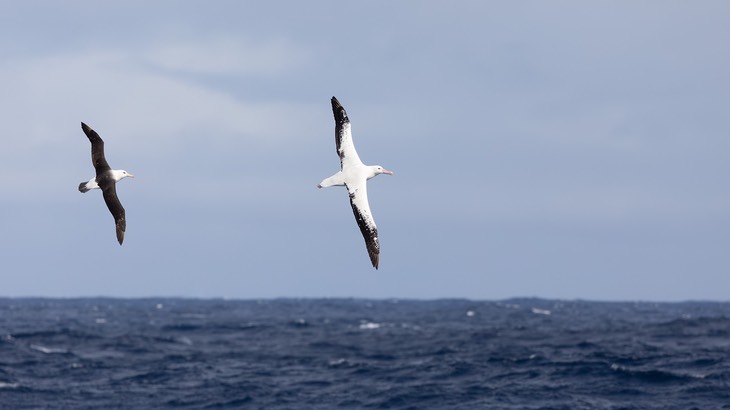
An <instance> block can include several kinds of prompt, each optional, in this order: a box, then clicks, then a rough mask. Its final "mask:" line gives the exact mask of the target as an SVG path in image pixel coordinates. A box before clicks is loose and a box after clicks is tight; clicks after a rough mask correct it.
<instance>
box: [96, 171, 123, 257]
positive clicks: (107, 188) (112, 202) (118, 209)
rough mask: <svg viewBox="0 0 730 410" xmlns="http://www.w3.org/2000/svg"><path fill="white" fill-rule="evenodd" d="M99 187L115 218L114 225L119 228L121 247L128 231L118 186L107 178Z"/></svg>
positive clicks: (118, 237)
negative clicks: (125, 232)
mask: <svg viewBox="0 0 730 410" xmlns="http://www.w3.org/2000/svg"><path fill="white" fill-rule="evenodd" d="M99 185H100V188H101V190H102V192H103V193H104V202H106V206H107V208H109V212H111V213H112V216H114V223H115V224H116V226H117V240H118V241H119V244H120V245H121V244H122V242H124V231H126V230H127V220H126V218H125V212H124V207H123V206H122V203H121V202H119V198H118V197H117V184H116V182H114V180H113V179H111V178H108V179H106V178H105V180H104V181H103V182H102V183H101V184H99Z"/></svg>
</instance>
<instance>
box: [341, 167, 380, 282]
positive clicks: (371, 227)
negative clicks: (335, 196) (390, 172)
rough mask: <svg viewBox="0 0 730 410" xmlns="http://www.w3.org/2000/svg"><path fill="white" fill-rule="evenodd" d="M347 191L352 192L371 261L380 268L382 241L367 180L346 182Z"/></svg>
mask: <svg viewBox="0 0 730 410" xmlns="http://www.w3.org/2000/svg"><path fill="white" fill-rule="evenodd" d="M346 186H347V192H348V193H349V194H350V205H351V206H352V212H353V213H354V214H355V220H356V221H357V225H358V226H359V227H360V232H362V236H363V238H364V239H365V246H366V247H367V249H368V255H370V262H372V264H373V267H374V268H375V269H378V264H379V263H380V242H379V241H378V227H377V226H375V220H374V219H373V215H372V214H371V213H370V204H368V191H367V183H366V181H364V180H363V181H362V182H361V183H356V184H346Z"/></svg>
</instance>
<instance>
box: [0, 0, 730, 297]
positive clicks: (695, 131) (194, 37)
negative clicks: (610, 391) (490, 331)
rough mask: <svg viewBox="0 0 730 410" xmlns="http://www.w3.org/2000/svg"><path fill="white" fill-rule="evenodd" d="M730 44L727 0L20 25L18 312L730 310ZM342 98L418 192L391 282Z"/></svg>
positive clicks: (376, 210) (405, 204) (149, 10)
mask: <svg viewBox="0 0 730 410" xmlns="http://www.w3.org/2000/svg"><path fill="white" fill-rule="evenodd" d="M729 41H730V2H727V1H699V2H687V1H668V0H661V1H659V0H657V1H604V2H584V1H549V2H548V1H502V2H490V1H398V2H394V1H361V2H342V1H307V2H299V1H261V2H241V1H187V2H184V1H155V2H149V1H124V2H115V3H114V4H111V2H98V1H64V2H54V1H24V2H2V3H0V49H1V52H2V56H3V57H2V59H1V60H0V90H1V91H2V92H0V107H1V108H2V113H3V114H2V118H3V121H2V122H0V136H1V137H0V138H2V147H1V148H0V209H2V214H1V215H0V226H1V227H2V232H3V235H2V236H1V237H0V279H1V280H0V286H1V287H0V295H2V296H31V295H33V296H122V297H137V296H190V297H232V298H269V297H300V296H301V297H350V296H353V297H375V298H383V297H398V298H440V297H466V298H476V299H501V298H508V297H513V296H539V297H547V298H581V299H601V300H634V299H642V300H685V299H712V300H728V299H730V260H729V255H730V252H729V251H728V250H729V249H730V192H729V190H728V183H727V179H728V176H730V161H729V160H728V155H729V154H730V133H729V131H730V125H729V124H728V122H729V121H730V120H729V119H730V116H729V114H728V113H729V109H730V53H729V52H728V42H729ZM333 95H334V96H337V97H338V99H339V100H340V101H341V102H342V104H343V105H344V107H345V108H346V109H347V112H348V114H349V117H350V119H351V121H352V124H353V135H354V141H355V145H356V147H357V149H358V151H359V154H360V157H361V158H362V159H363V161H364V162H365V163H368V164H379V165H383V166H384V167H386V168H388V169H392V170H393V171H395V176H393V177H390V176H387V175H382V176H379V177H377V178H375V179H372V180H370V182H369V196H370V205H371V208H372V211H373V214H374V216H375V220H376V222H377V224H378V228H379V231H380V241H381V260H380V270H377V271H376V270H375V269H373V268H372V267H371V266H370V263H369V260H368V255H367V251H366V249H365V245H364V241H363V239H362V237H361V235H360V232H359V230H358V228H357V225H356V223H355V220H354V217H353V215H352V210H351V208H350V205H349V201H348V198H347V194H346V191H345V189H344V188H341V187H333V188H328V189H323V190H318V189H317V188H316V184H317V183H319V181H320V180H322V179H323V178H324V177H327V176H329V175H331V174H332V173H334V172H335V171H337V170H338V169H339V160H338V158H337V154H336V152H335V146H334V120H333V117H332V111H331V107H330V102H329V100H330V98H331V97H332V96H333ZM81 121H84V122H86V123H87V124H89V125H90V126H91V127H92V128H94V129H95V130H96V131H98V132H99V134H100V135H101V136H102V138H104V140H105V142H106V156H107V159H108V160H109V163H110V164H111V166H112V167H113V168H116V169H126V170H127V171H129V172H132V173H134V174H135V175H136V176H137V178H135V179H126V180H123V181H121V182H120V183H119V184H118V186H117V192H118V194H119V197H120V199H121V200H122V203H123V204H124V206H125V208H126V210H127V234H126V238H125V242H124V245H123V246H121V247H120V246H119V245H118V244H117V242H116V239H115V234H114V221H113V218H112V216H111V214H110V213H109V211H108V210H107V209H106V206H105V204H104V202H103V199H102V197H101V192H100V191H98V190H95V191H93V192H89V193H86V194H81V193H79V192H78V190H77V187H78V184H79V183H80V182H81V181H85V180H88V179H89V178H91V177H92V176H93V174H94V171H93V167H92V165H91V160H90V145H89V141H88V140H87V139H86V137H85V136H84V134H83V132H82V131H81V127H80V122H81Z"/></svg>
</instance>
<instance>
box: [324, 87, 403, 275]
mask: <svg viewBox="0 0 730 410" xmlns="http://www.w3.org/2000/svg"><path fill="white" fill-rule="evenodd" d="M332 113H333V114H334V116H335V144H336V146H337V155H339V156H340V171H338V172H337V173H336V174H334V175H332V176H331V177H329V178H325V179H323V180H322V182H320V183H319V185H317V188H326V187H329V186H333V185H340V186H342V185H344V186H345V187H346V188H347V192H348V193H349V194H350V205H351V206H352V212H353V213H354V214H355V220H356V221H357V225H358V226H359V227H360V232H362V236H363V238H365V246H366V247H367V248H368V254H369V255H370V262H372V264H373V267H375V269H378V264H379V263H380V242H378V228H377V227H376V226H375V220H374V219H373V215H372V213H371V212H370V205H369V204H368V190H367V181H368V179H370V178H373V177H374V176H376V175H380V174H388V175H393V172H392V171H388V170H386V169H384V168H383V167H381V166H380V165H365V164H363V163H362V161H360V157H359V156H358V155H357V151H355V144H353V142H352V131H351V127H350V119H349V118H347V112H345V109H344V108H343V107H342V104H340V102H339V101H337V98H335V97H332Z"/></svg>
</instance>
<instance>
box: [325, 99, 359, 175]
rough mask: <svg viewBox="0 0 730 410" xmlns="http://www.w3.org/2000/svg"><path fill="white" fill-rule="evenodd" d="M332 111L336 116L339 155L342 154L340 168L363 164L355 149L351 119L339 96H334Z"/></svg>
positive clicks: (336, 139) (336, 140)
mask: <svg viewBox="0 0 730 410" xmlns="http://www.w3.org/2000/svg"><path fill="white" fill-rule="evenodd" d="M332 113H333V114H334V116H335V145H336V146H337V155H339V156H340V169H344V168H345V167H346V166H348V165H357V164H362V161H360V157H359V156H358V155H357V151H355V144H354V143H353V142H352V132H351V130H350V129H351V127H350V119H349V118H347V112H345V109H344V108H343V107H342V104H340V102H339V101H337V98H335V97H332Z"/></svg>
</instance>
